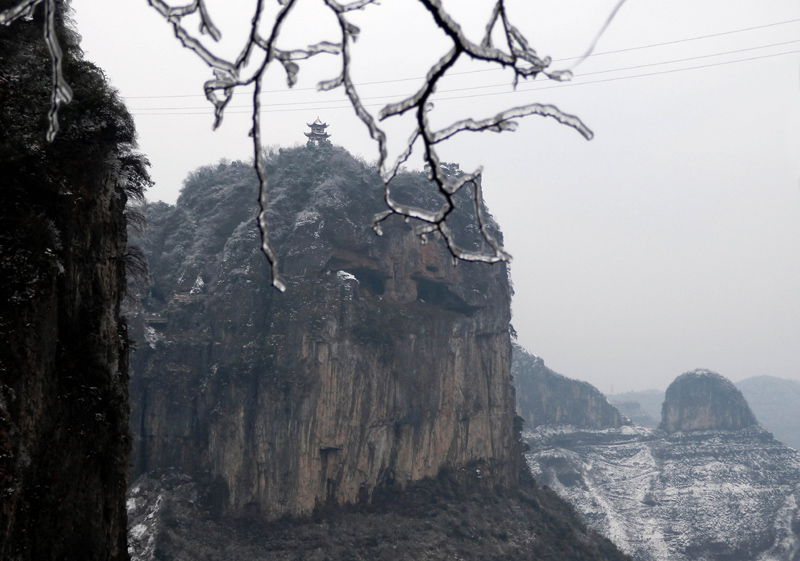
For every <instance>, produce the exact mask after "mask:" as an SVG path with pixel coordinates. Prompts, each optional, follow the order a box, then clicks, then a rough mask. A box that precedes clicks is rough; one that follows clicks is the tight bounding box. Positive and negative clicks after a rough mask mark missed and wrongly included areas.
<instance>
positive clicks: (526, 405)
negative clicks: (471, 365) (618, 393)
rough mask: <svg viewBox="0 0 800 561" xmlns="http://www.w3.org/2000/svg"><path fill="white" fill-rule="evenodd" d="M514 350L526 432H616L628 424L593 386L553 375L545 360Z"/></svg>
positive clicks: (520, 411)
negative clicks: (555, 428)
mask: <svg viewBox="0 0 800 561" xmlns="http://www.w3.org/2000/svg"><path fill="white" fill-rule="evenodd" d="M513 348H514V353H513V357H514V358H513V362H512V367H511V374H512V376H513V378H514V386H515V388H516V393H517V413H518V414H519V415H520V416H521V417H522V418H523V419H524V421H525V424H524V426H525V428H526V429H533V428H535V427H538V426H541V425H573V426H575V427H581V428H597V429H599V428H606V427H614V428H616V427H620V426H622V425H623V424H625V423H626V422H628V421H627V420H626V419H625V418H624V417H623V416H622V415H620V413H619V411H618V410H617V409H616V408H615V407H614V406H612V405H611V404H610V403H609V402H608V400H607V399H606V396H604V395H603V394H602V393H600V391H598V390H597V388H595V387H594V386H592V385H591V384H588V383H586V382H581V381H579V380H572V379H570V378H567V377H565V376H562V375H560V374H557V373H555V372H553V371H552V370H550V369H549V368H547V366H545V364H544V361H543V360H542V359H541V358H539V357H538V356H535V355H532V354H530V353H529V352H528V351H526V350H525V349H524V348H522V347H521V346H519V345H517V344H516V343H514V345H513Z"/></svg>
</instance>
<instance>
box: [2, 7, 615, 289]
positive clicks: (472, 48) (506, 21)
mask: <svg viewBox="0 0 800 561" xmlns="http://www.w3.org/2000/svg"><path fill="white" fill-rule="evenodd" d="M300 1H301V0H278V5H279V8H278V9H277V11H276V12H275V14H274V15H272V16H270V18H267V17H266V16H264V7H265V0H256V2H255V8H254V13H253V17H252V20H251V25H250V31H249V37H248V40H247V42H246V44H245V46H244V47H243V49H242V50H241V52H240V53H239V55H238V56H237V57H236V59H235V60H227V59H226V58H224V57H221V56H219V55H217V54H215V52H214V49H213V48H211V47H209V46H207V44H206V43H205V42H203V41H202V40H201V37H200V36H203V35H207V36H208V37H210V38H211V40H212V43H211V44H212V45H213V42H214V41H219V40H220V38H221V33H220V31H219V29H218V28H217V27H216V25H214V22H213V19H212V16H211V10H210V9H209V7H208V6H207V0H193V1H192V2H189V3H187V4H184V5H177V6H172V5H170V4H168V3H167V2H166V1H165V0H147V2H148V3H149V4H150V6H152V7H153V9H155V10H156V11H157V12H158V13H159V14H161V15H162V16H163V17H164V19H165V20H166V21H167V22H168V23H169V24H170V25H171V26H172V28H173V31H174V33H175V36H176V37H177V38H178V40H179V41H180V42H181V44H182V45H183V46H184V47H185V48H187V49H189V50H191V51H192V52H194V53H195V54H196V55H197V56H198V57H199V58H200V59H201V60H202V61H204V62H205V63H206V64H207V65H208V66H209V67H210V68H211V70H212V72H213V74H214V77H213V78H212V79H210V80H208V81H207V82H205V84H204V91H205V95H206V97H207V99H208V100H209V101H210V102H211V104H212V106H213V110H214V115H215V122H214V127H215V128H216V127H218V126H219V125H220V124H221V123H222V119H223V116H224V113H225V109H226V107H227V106H228V103H229V102H230V100H231V99H232V96H233V93H234V92H235V90H236V89H237V88H240V87H243V86H248V85H251V84H252V85H253V86H254V93H253V97H252V123H253V128H252V131H251V137H252V139H253V153H254V158H255V169H256V173H257V176H258V181H259V193H258V213H257V223H258V228H259V231H260V233H261V250H262V252H263V253H264V255H265V256H266V257H267V259H268V261H269V263H270V266H271V268H272V285H273V286H274V287H276V288H278V289H279V290H283V289H284V284H283V282H282V281H281V279H280V277H279V275H278V258H277V254H276V252H275V251H274V250H273V249H272V247H271V246H270V243H269V234H268V224H267V220H266V211H267V202H268V201H267V194H268V188H267V187H268V186H267V176H266V171H265V168H264V165H263V161H262V158H263V154H262V149H261V146H262V131H261V121H260V115H259V113H260V93H261V91H262V81H263V79H264V77H265V74H266V71H267V69H268V68H269V66H270V65H271V64H272V63H274V62H277V63H278V64H280V65H281V66H282V67H283V69H284V71H285V72H286V79H287V84H288V86H289V87H292V86H294V85H295V84H296V83H297V75H298V72H299V70H300V63H301V62H302V61H304V60H306V59H309V58H311V57H313V56H316V55H321V54H324V55H329V56H332V57H336V58H337V59H338V61H339V70H338V71H337V74H336V75H335V76H333V77H332V78H330V79H327V80H323V81H321V82H320V83H319V84H318V89H319V90H321V91H327V90H331V89H335V88H339V87H341V88H343V89H344V92H345V94H346V96H347V98H348V100H349V101H350V104H351V105H352V107H353V109H354V110H355V112H356V115H357V116H358V118H359V119H360V120H361V121H362V122H363V123H364V125H365V126H366V127H367V129H368V131H369V134H370V136H371V137H372V138H373V139H374V140H375V141H376V143H377V144H378V152H379V159H378V167H379V172H380V174H381V177H382V179H383V182H384V200H385V202H386V206H387V210H386V211H384V212H382V213H380V214H378V215H377V216H375V218H374V220H373V227H374V229H375V231H376V232H377V233H380V232H381V223H382V222H383V221H385V220H387V219H388V218H389V217H391V216H393V215H398V216H401V217H403V218H405V219H412V220H415V221H417V222H418V224H417V226H416V228H415V230H414V231H415V232H416V233H417V234H418V235H419V236H420V237H421V238H423V240H424V239H425V237H426V236H428V235H430V234H434V233H438V234H439V235H440V236H441V238H442V239H443V240H444V241H445V243H446V244H447V248H448V250H449V251H450V253H451V254H452V255H453V257H454V259H461V260H466V261H480V262H487V263H493V262H497V261H510V259H511V257H510V255H508V253H506V252H505V251H504V250H503V248H502V247H500V244H499V243H498V242H497V240H496V239H495V238H494V237H493V236H492V235H491V234H490V232H489V230H488V229H487V227H486V221H485V219H484V216H483V202H482V195H481V173H482V170H481V169H478V170H476V171H475V172H473V173H471V174H463V175H461V176H459V177H458V178H457V179H455V180H454V179H453V178H452V177H450V176H448V174H446V173H445V172H444V171H443V170H442V169H441V164H440V159H439V155H438V154H437V151H436V148H437V146H438V145H439V144H441V143H442V142H444V141H446V140H448V139H450V138H452V137H453V136H455V135H457V134H459V133H462V132H480V131H493V132H505V131H513V130H515V128H516V126H517V121H516V120H517V119H520V118H523V117H526V116H530V115H538V116H541V117H549V118H552V119H555V120H556V121H558V122H559V123H561V124H564V125H566V126H569V127H571V128H573V129H575V130H576V131H578V132H579V133H580V134H581V135H583V136H584V137H585V138H587V139H591V138H592V132H591V130H589V128H588V127H587V126H586V125H585V124H584V123H583V122H582V121H581V120H580V119H579V118H578V117H576V116H574V115H569V114H567V113H564V112H562V111H561V110H559V109H558V108H557V107H555V106H553V105H543V104H538V103H534V104H528V105H522V106H519V107H512V108H509V109H507V110H504V111H501V112H499V113H497V114H496V115H494V116H493V117H489V118H486V119H480V120H475V119H472V118H468V119H462V120H459V121H456V122H454V123H452V124H451V125H449V126H446V127H444V128H442V129H441V130H436V131H435V130H433V129H432V127H431V124H430V122H429V118H428V117H429V113H430V112H432V111H434V107H433V103H432V97H433V95H434V93H435V91H436V89H437V86H438V85H439V83H440V82H441V81H442V79H443V78H445V77H446V76H447V73H448V72H449V71H450V70H451V69H452V68H453V67H454V66H455V65H456V63H457V62H459V61H460V60H476V61H481V62H484V63H489V64H491V65H495V66H497V67H498V68H503V69H506V70H510V71H511V72H512V73H513V78H512V84H513V85H514V86H515V87H516V85H517V84H518V82H519V81H520V80H528V79H534V78H536V77H537V76H539V75H542V76H545V77H547V78H548V79H552V80H559V81H563V80H568V79H570V78H571V72H570V71H569V70H553V69H550V64H551V60H550V58H549V57H541V56H539V54H538V53H537V52H536V50H535V49H533V47H531V45H530V43H529V41H528V40H527V38H526V37H525V36H524V34H523V33H522V32H521V31H520V30H519V28H518V27H517V26H515V25H514V24H513V23H512V21H511V20H510V18H509V15H508V12H507V10H506V6H505V0H495V3H494V6H493V9H492V11H491V15H490V16H489V18H488V20H487V23H486V26H485V34H484V36H483V38H482V39H481V41H480V42H479V43H475V42H473V41H472V40H470V39H469V38H468V37H467V35H466V34H465V33H464V31H463V29H462V27H461V25H460V24H459V22H458V21H456V20H455V19H454V18H453V17H452V16H451V15H450V14H449V13H448V12H447V10H446V9H445V8H444V7H443V5H442V2H441V0H418V1H419V2H420V4H421V5H422V6H423V7H424V8H425V9H426V10H427V12H428V13H429V14H430V15H431V16H432V18H433V20H434V22H435V23H436V25H437V26H438V28H439V29H440V30H441V31H442V33H444V35H445V36H446V37H447V38H448V39H449V41H450V43H451V44H450V47H449V48H448V49H447V51H446V52H444V53H443V54H442V55H441V57H440V58H439V59H438V61H437V62H436V63H434V64H433V65H432V66H431V67H430V69H429V70H428V72H427V75H426V79H425V82H424V83H423V85H422V86H421V87H420V88H419V90H418V91H417V92H416V93H414V94H413V95H411V96H409V97H407V98H406V99H404V100H402V101H400V102H396V103H389V104H387V105H386V106H384V107H383V108H382V109H381V110H380V111H379V112H378V118H377V119H376V118H375V117H374V116H373V115H372V114H371V113H370V112H369V111H367V109H366V108H365V107H364V105H363V103H362V102H361V98H360V96H359V92H358V88H357V87H356V84H355V83H354V82H353V80H352V78H351V72H350V71H351V66H352V60H351V56H352V55H351V45H352V43H353V42H354V41H355V40H356V38H357V37H358V34H359V28H358V27H356V26H355V25H354V24H353V23H352V22H351V21H349V19H348V16H349V15H350V14H351V13H353V12H356V11H360V10H365V9H373V7H374V9H379V4H378V2H377V1H376V0H351V1H350V2H339V1H337V0H324V4H323V7H322V8H320V9H321V10H326V9H327V10H329V11H330V14H331V15H332V16H333V17H334V18H335V20H336V22H337V23H338V28H339V34H340V38H339V40H338V41H336V42H330V41H327V40H322V39H320V40H319V41H318V42H317V43H314V44H311V45H309V46H308V47H306V48H305V49H296V48H294V49H283V48H280V47H279V43H280V33H281V28H282V25H283V23H284V22H285V21H286V20H287V18H288V17H289V16H290V13H291V11H292V8H293V7H294V6H295V5H296V4H297V3H298V2H300ZM624 1H625V0H619V3H618V4H617V6H616V8H615V9H614V11H613V12H612V14H611V15H610V16H609V19H608V20H607V21H606V24H605V26H604V28H603V30H604V29H605V27H607V26H608V23H609V22H610V21H611V19H612V18H613V16H614V14H616V12H617V11H618V10H619V8H620V6H621V5H622V4H623V3H624ZM39 4H43V5H44V6H45V15H46V17H45V30H44V38H45V41H46V43H47V46H48V48H49V50H50V54H51V57H52V62H53V94H52V103H51V110H50V130H49V131H48V139H50V140H52V138H53V137H54V136H55V134H56V132H57V131H58V119H57V114H58V108H59V106H60V105H61V104H63V103H68V102H69V100H70V99H71V96H72V92H71V90H70V89H69V86H68V85H67V84H66V82H65V81H64V79H63V77H62V75H61V50H60V48H59V46H58V41H57V39H56V37H55V30H54V27H53V18H52V13H53V10H55V8H56V0H21V1H19V2H18V3H17V4H16V5H15V6H14V7H12V8H10V9H7V10H5V11H3V12H0V24H3V25H8V24H10V23H11V22H13V21H15V20H17V19H19V18H21V17H29V16H30V14H31V13H32V10H33V9H35V8H36V6H37V5H39ZM188 17H193V18H194V21H195V24H196V19H197V18H199V20H200V25H199V35H200V36H197V35H196V34H195V33H196V32H195V31H194V30H189V29H187V27H186V26H185V22H184V20H185V18H188ZM267 20H269V21H267ZM603 30H601V33H602V31H603ZM500 38H502V41H501V43H502V45H500V46H496V45H495V44H494V41H495V40H496V39H500ZM595 43H596V39H595ZM256 51H261V53H262V55H263V59H261V60H260V61H259V62H258V63H257V64H256V65H255V68H250V67H248V64H249V62H250V60H251V59H252V55H253V53H254V52H256ZM589 52H591V49H590V51H589ZM587 56H588V53H587ZM407 113H412V114H413V115H414V117H415V119H414V120H415V128H414V130H413V132H412V134H411V135H410V137H409V139H408V141H407V144H406V147H405V149H404V150H403V151H402V153H401V154H400V155H399V157H398V158H397V159H396V161H395V162H394V163H393V164H391V165H389V164H388V163H387V159H388V147H387V135H386V133H385V132H384V130H383V129H382V128H381V125H380V124H379V123H382V122H384V121H386V120H388V119H392V118H394V117H400V116H402V115H404V114H407ZM417 143H421V144H422V151H423V158H424V161H425V163H426V167H427V169H428V170H429V175H430V179H431V181H432V182H433V183H434V184H435V185H436V187H437V189H438V191H439V193H440V194H441V196H442V198H443V204H442V207H441V208H440V209H439V210H437V211H431V210H426V209H421V208H416V207H413V206H409V205H404V204H401V203H399V202H397V201H396V200H394V199H393V198H392V196H391V192H390V184H391V182H392V180H393V179H394V178H395V176H396V175H397V172H398V170H399V169H400V166H401V165H402V164H403V163H404V162H406V161H407V160H408V158H409V157H410V156H411V154H412V151H413V149H414V147H415V145H416V144H417ZM465 186H470V187H471V188H472V201H473V206H474V220H475V221H476V225H477V229H478V231H479V232H480V234H481V237H482V238H483V240H484V242H485V244H484V245H483V249H479V250H477V251H467V250H464V249H463V248H460V247H459V246H458V245H457V244H456V242H455V240H454V239H453V234H452V232H451V230H450V228H449V227H448V226H447V220H448V217H449V216H450V215H451V213H452V212H453V210H455V207H456V202H455V199H454V196H455V195H456V193H457V192H458V191H460V190H461V189H462V188H464V187H465Z"/></svg>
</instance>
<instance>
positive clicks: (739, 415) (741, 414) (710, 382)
mask: <svg viewBox="0 0 800 561" xmlns="http://www.w3.org/2000/svg"><path fill="white" fill-rule="evenodd" d="M757 424H758V421H756V417H755V415H753V412H752V411H750V406H749V405H747V401H745V399H744V396H742V393H741V392H740V391H739V390H738V389H736V386H734V385H733V383H731V382H730V381H728V380H727V379H725V378H723V377H722V376H720V375H719V374H717V373H716V372H709V371H708V370H695V371H693V372H687V373H686V374H682V375H681V376H678V378H676V379H675V381H674V382H672V384H670V386H669V387H668V388H667V393H666V397H665V398H664V405H663V407H662V412H661V425H660V428H662V429H663V430H665V431H666V432H668V433H673V432H677V431H694V430H739V429H743V428H746V427H750V426H753V425H757Z"/></svg>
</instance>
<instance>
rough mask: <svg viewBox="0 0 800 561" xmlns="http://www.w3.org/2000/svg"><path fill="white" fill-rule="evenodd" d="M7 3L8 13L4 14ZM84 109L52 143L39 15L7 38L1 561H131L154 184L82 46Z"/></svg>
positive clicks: (68, 71) (1, 131) (1, 236)
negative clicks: (129, 255) (128, 314)
mask: <svg viewBox="0 0 800 561" xmlns="http://www.w3.org/2000/svg"><path fill="white" fill-rule="evenodd" d="M9 4H10V3H9V2H7V1H4V2H0V9H3V8H6V7H7V6H8V5H9ZM65 9H66V3H64V2H60V3H59V10H58V12H57V22H56V25H57V32H58V34H59V40H60V42H61V45H62V48H63V50H64V61H63V71H64V74H65V76H66V77H67V79H68V80H69V81H70V83H71V84H72V86H73V89H74V91H75V100H74V102H73V103H71V104H70V105H69V106H65V107H63V108H62V110H61V112H60V123H61V129H60V132H59V135H58V136H57V137H56V139H55V141H54V142H52V143H48V142H47V141H46V140H45V133H46V131H47V129H48V125H47V113H48V109H49V96H50V94H51V90H50V88H51V68H50V60H49V56H48V53H47V49H46V47H45V45H44V44H43V42H42V39H41V29H42V18H43V14H42V13H41V12H42V11H41V10H38V11H36V12H34V14H33V17H32V19H30V20H19V21H17V22H15V23H14V25H12V26H10V27H0V177H2V189H0V224H1V225H2V226H0V302H2V303H3V304H2V307H0V340H2V344H0V488H2V491H1V492H0V493H2V500H0V557H2V558H3V559H10V560H29V559H30V560H34V559H35V560H42V559H64V560H71V559H75V560H78V559H80V560H87V559H103V560H105V559H126V558H127V551H126V542H125V529H126V528H125V527H126V513H125V496H124V490H125V487H126V483H127V465H128V455H129V448H130V445H129V438H128V431H127V426H128V403H127V397H128V393H127V389H128V388H127V382H128V370H127V348H126V345H127V336H126V331H125V326H124V324H123V323H122V322H121V321H120V316H119V310H120V304H121V301H122V298H123V295H124V292H125V257H126V254H125V248H126V232H125V230H126V220H125V216H124V212H125V207H126V201H127V200H128V198H129V197H131V196H133V197H134V198H136V197H141V196H142V192H143V189H144V188H145V187H146V186H147V185H148V181H149V180H148V177H147V173H146V170H145V165H146V161H145V160H144V159H143V158H142V157H141V156H139V155H137V154H136V153H135V152H134V148H135V132H134V128H133V121H132V119H131V117H130V116H129V114H128V113H127V111H126V110H125V108H124V106H123V105H122V103H121V102H120V100H119V99H118V98H117V96H116V94H115V93H114V91H113V90H112V89H111V88H110V87H109V86H108V84H107V83H106V81H105V78H104V76H103V74H102V72H101V71H100V70H99V69H98V68H97V67H95V66H94V65H92V64H91V63H89V62H86V61H84V60H83V59H82V58H81V53H80V49H79V47H78V37H77V35H76V34H75V33H74V32H73V31H71V30H70V29H69V28H68V27H67V26H66V25H65V23H64V21H63V19H62V17H63V14H64V10H65Z"/></svg>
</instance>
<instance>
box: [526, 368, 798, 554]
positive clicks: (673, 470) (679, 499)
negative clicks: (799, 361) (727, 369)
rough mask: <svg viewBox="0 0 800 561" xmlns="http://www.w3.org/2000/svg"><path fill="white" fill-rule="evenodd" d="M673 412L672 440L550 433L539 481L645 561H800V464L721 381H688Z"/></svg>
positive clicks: (537, 452)
mask: <svg viewBox="0 0 800 561" xmlns="http://www.w3.org/2000/svg"><path fill="white" fill-rule="evenodd" d="M564 406H565V407H566V405H564ZM663 411H664V416H663V417H662V420H661V427H662V429H648V428H644V427H640V426H635V425H628V426H620V427H615V426H606V427H596V428H581V427H576V426H574V425H563V424H559V423H557V422H554V421H553V422H551V423H550V424H541V425H539V426H538V427H537V428H535V429H533V430H531V431H528V432H526V433H524V437H525V440H526V442H527V443H528V444H529V446H530V448H531V449H530V451H529V453H528V454H527V458H528V462H529V465H530V467H531V470H532V473H533V474H534V477H535V478H536V480H537V481H538V482H539V483H541V484H543V485H547V486H549V487H550V488H552V489H553V490H554V491H555V492H556V493H557V494H558V495H559V496H560V497H562V498H564V499H565V500H567V501H568V502H569V503H570V504H572V505H573V506H574V507H575V509H576V510H577V511H578V512H579V513H580V515H581V517H582V518H583V520H584V521H585V522H586V523H587V524H588V525H589V527H591V528H593V529H595V530H597V531H599V532H600V533H601V534H603V535H604V536H606V537H608V538H609V539H611V540H612V541H613V542H614V543H615V544H616V545H617V546H618V547H620V549H622V550H623V551H625V552H626V553H628V554H629V555H631V557H633V558H634V559H637V560H641V561H667V560H670V561H701V560H702V561H723V560H725V561H746V560H763V561H766V560H774V561H796V560H797V559H800V510H798V502H797V500H798V497H799V494H800V457H799V456H798V454H797V452H796V451H795V450H793V449H791V448H788V447H786V446H784V445H783V444H781V443H780V442H778V441H776V440H775V439H774V438H773V437H772V435H771V434H770V433H769V432H767V431H766V430H764V429H763V428H762V427H761V426H760V425H758V424H757V423H756V422H755V417H754V415H753V413H752V412H751V411H750V408H749V407H748V406H747V403H746V402H745V400H744V398H743V397H742V395H741V394H740V393H739V392H738V390H736V388H735V387H734V386H733V384H732V383H730V382H729V381H727V380H726V379H725V378H723V377H722V376H719V375H718V374H715V373H712V372H708V371H704V370H697V371H694V372H690V373H686V374H684V375H682V376H680V377H678V378H677V379H676V380H675V382H673V384H672V385H670V387H669V389H668V390H667V392H666V401H665V404H664V407H663Z"/></svg>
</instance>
